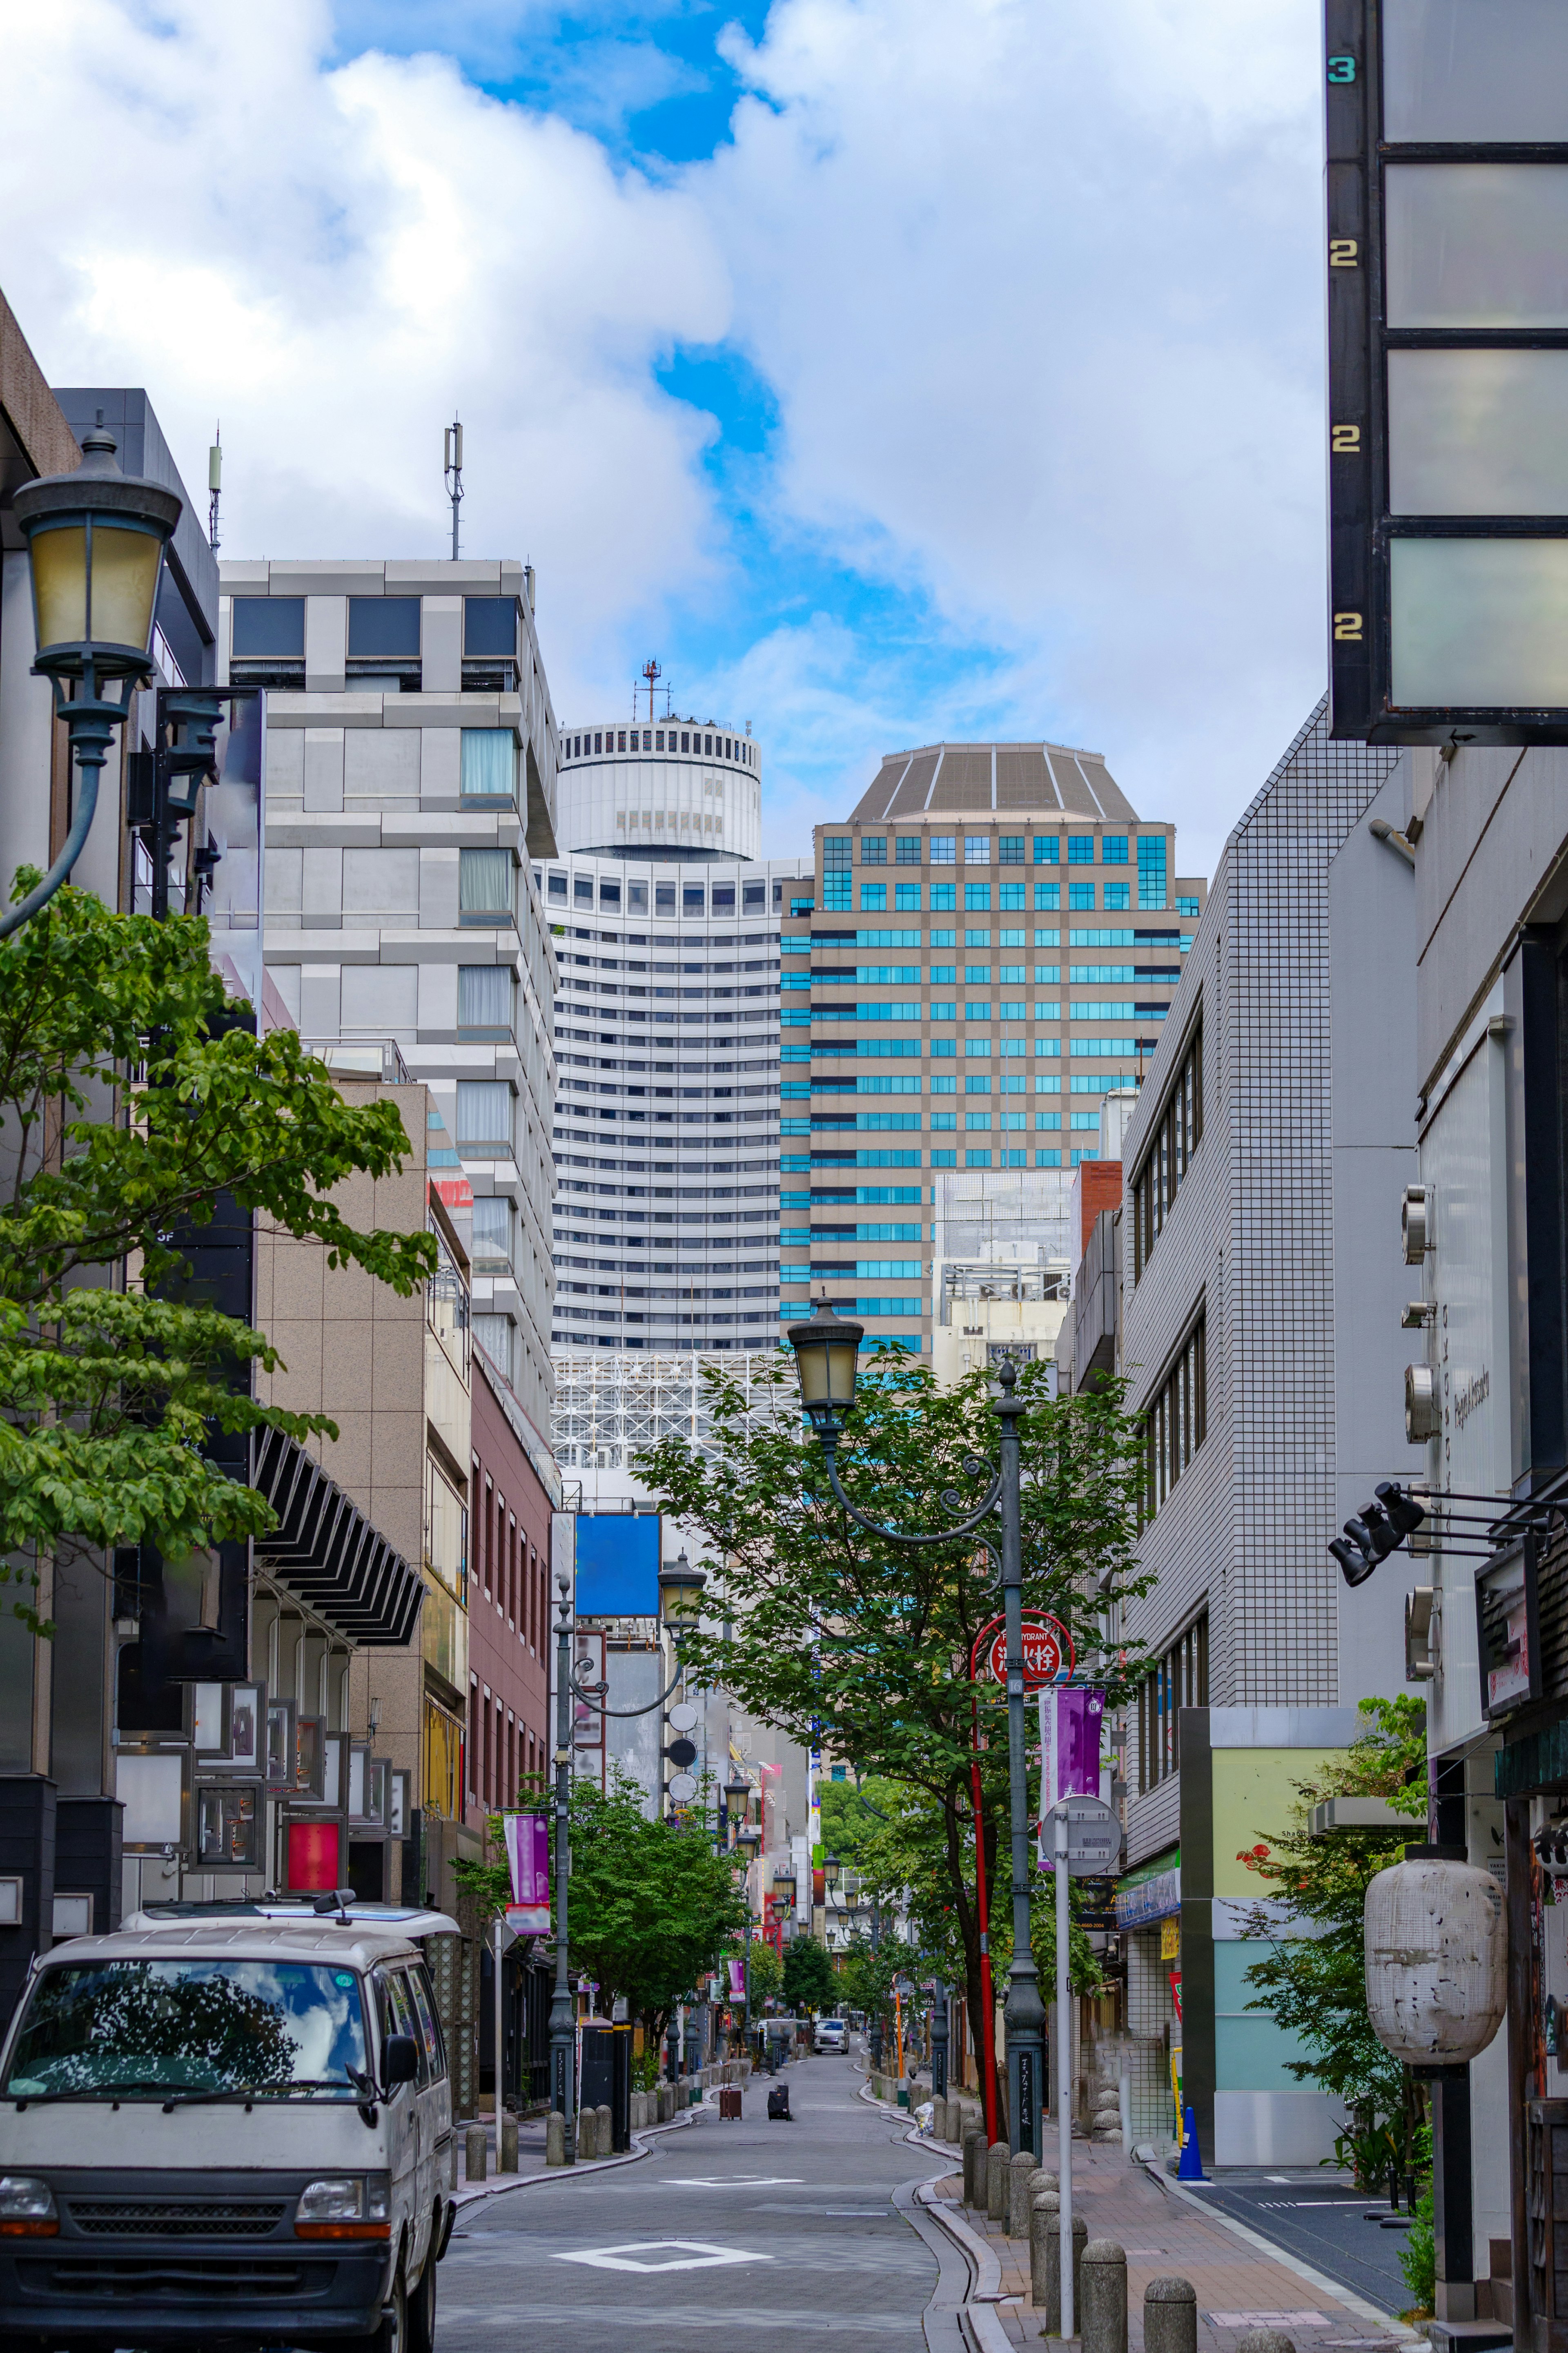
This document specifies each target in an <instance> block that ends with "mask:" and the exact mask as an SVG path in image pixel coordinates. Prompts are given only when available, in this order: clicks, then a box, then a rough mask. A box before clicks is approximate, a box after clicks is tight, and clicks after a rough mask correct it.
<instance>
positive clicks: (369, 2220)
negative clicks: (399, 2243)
mask: <svg viewBox="0 0 1568 2353" xmlns="http://www.w3.org/2000/svg"><path fill="white" fill-rule="evenodd" d="M390 2215H391V2202H390V2197H389V2189H388V2180H387V2176H386V2175H385V2174H384V2173H329V2174H324V2175H323V2176H322V2177H321V2180H320V2181H310V2182H307V2183H306V2185H305V2187H304V2189H301V2190H300V2203H299V2206H298V2207H297V2209H296V2210H295V2214H294V2233H295V2236H296V2237H297V2238H300V2239H386V2238H390V2237H391V2235H392V2225H391V2221H390V2219H389V2218H390Z"/></svg>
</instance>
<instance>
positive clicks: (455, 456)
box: [441, 417, 463, 564]
mask: <svg viewBox="0 0 1568 2353" xmlns="http://www.w3.org/2000/svg"><path fill="white" fill-rule="evenodd" d="M442 456H443V459H444V463H443V467H442V477H441V478H442V480H443V481H444V482H445V483H446V485H447V497H448V498H449V499H450V500H451V501H452V561H453V563H454V564H456V562H457V561H458V508H459V507H460V506H461V505H462V503H463V428H462V427H461V425H460V424H459V423H458V419H457V418H456V417H453V419H452V422H451V423H450V425H448V426H447V433H446V439H445V443H444V446H443V450H442Z"/></svg>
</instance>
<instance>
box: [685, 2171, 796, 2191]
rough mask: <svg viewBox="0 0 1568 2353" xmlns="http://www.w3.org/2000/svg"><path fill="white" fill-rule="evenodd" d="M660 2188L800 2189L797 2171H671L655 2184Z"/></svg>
mask: <svg viewBox="0 0 1568 2353" xmlns="http://www.w3.org/2000/svg"><path fill="white" fill-rule="evenodd" d="M656 2186H657V2187H658V2189H804V2188H805V2177H804V2176H803V2175H801V2174H798V2173H731V2174H729V2175H728V2176H726V2177H724V2178H722V2179H721V2177H720V2176H719V2175H718V2174H717V2173H671V2174H668V2175H667V2176H666V2177H665V2179H663V2180H662V2181H660V2182H658V2184H657V2185H656Z"/></svg>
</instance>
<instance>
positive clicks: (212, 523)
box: [207, 417, 223, 555]
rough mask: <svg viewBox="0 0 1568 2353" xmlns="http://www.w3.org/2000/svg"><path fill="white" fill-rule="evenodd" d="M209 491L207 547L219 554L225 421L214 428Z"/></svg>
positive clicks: (208, 479)
mask: <svg viewBox="0 0 1568 2353" xmlns="http://www.w3.org/2000/svg"><path fill="white" fill-rule="evenodd" d="M207 489H208V490H209V491H211V493H212V498H211V502H210V503H209V505H208V507H207V545H208V546H209V547H210V548H211V549H212V551H213V553H214V554H215V555H216V553H217V502H218V500H219V499H220V498H221V497H222V495H223V419H222V418H221V417H219V419H218V421H217V424H216V426H215V427H214V428H213V438H212V446H211V448H209V449H208V451H207Z"/></svg>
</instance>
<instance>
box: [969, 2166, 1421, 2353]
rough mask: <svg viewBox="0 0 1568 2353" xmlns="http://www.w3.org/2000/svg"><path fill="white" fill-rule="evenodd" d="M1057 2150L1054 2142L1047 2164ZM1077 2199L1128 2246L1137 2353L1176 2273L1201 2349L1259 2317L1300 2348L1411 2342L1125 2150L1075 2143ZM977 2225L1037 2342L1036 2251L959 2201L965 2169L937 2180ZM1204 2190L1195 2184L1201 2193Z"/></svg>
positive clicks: (1088, 2217)
mask: <svg viewBox="0 0 1568 2353" xmlns="http://www.w3.org/2000/svg"><path fill="white" fill-rule="evenodd" d="M1055 2158H1056V2150H1055V2148H1054V2147H1051V2148H1050V2149H1049V2150H1048V2151H1047V2167H1052V2166H1054V2163H1055ZM1072 2179H1073V2202H1074V2209H1075V2211H1077V2212H1078V2213H1080V2214H1081V2215H1082V2216H1083V2219H1084V2221H1085V2223H1086V2224H1087V2226H1088V2230H1089V2237H1090V2238H1091V2239H1114V2240H1115V2241H1116V2242H1118V2244H1119V2245H1121V2247H1123V2248H1125V2250H1126V2253H1127V2289H1128V2295H1127V2303H1128V2337H1129V2348H1130V2353H1142V2345H1143V2290H1144V2289H1145V2287H1146V2286H1147V2285H1148V2284H1149V2282H1150V2281H1151V2280H1152V2279H1158V2278H1159V2277H1160V2276H1161V2275H1162V2274H1166V2273H1176V2274H1180V2276H1181V2277H1182V2278H1184V2279H1189V2280H1191V2281H1192V2283H1193V2285H1194V2288H1195V2289H1196V2290H1197V2297H1198V2346H1199V2353H1235V2348H1236V2347H1237V2341H1238V2339H1239V2337H1240V2336H1241V2332H1242V2330H1243V2329H1244V2328H1248V2327H1254V2326H1256V2325H1258V2323H1259V2322H1262V2323H1264V2324H1265V2325H1267V2326H1268V2327H1278V2328H1282V2329H1283V2330H1284V2331H1285V2333H1286V2335H1287V2336H1289V2337H1292V2338H1293V2339H1294V2341H1295V2344H1296V2347H1297V2353H1319V2348H1326V2353H1345V2348H1361V2353H1372V2348H1373V2347H1382V2348H1390V2353H1392V2348H1394V2347H1396V2346H1406V2345H1414V2344H1416V2343H1418V2342H1420V2341H1421V2340H1419V2339H1417V2338H1416V2337H1415V2336H1414V2334H1413V2332H1412V2331H1410V2330H1409V2329H1407V2328H1405V2327H1403V2326H1402V2325H1401V2324H1400V2323H1399V2322H1398V2321H1397V2320H1394V2319H1393V2318H1392V2317H1391V2316H1375V2315H1374V2314H1373V2312H1372V2311H1371V2308H1370V2307H1369V2306H1365V2305H1362V2304H1358V2303H1357V2302H1356V2301H1355V2300H1354V2299H1352V2298H1350V2297H1349V2296H1348V2295H1347V2293H1346V2291H1344V2290H1343V2289H1337V2290H1336V2289H1334V2288H1332V2287H1331V2285H1330V2284H1328V2283H1327V2282H1326V2281H1325V2282H1324V2284H1322V2285H1321V2286H1318V2285H1315V2284H1310V2283H1309V2282H1308V2280H1306V2279H1305V2278H1303V2276H1302V2274H1301V2273H1300V2271H1298V2270H1296V2269H1294V2268H1293V2267H1292V2265H1291V2264H1290V2263H1288V2262H1286V2261H1285V2260H1284V2259H1283V2258H1282V2257H1279V2256H1276V2255H1271V2254H1269V2253H1267V2252H1266V2251H1265V2250H1264V2249H1263V2248H1262V2247H1259V2246H1256V2245H1252V2244H1249V2243H1248V2242H1247V2240H1246V2239H1244V2238H1242V2237H1241V2236H1239V2234H1238V2233H1237V2232H1235V2231H1233V2230H1229V2229H1227V2228H1226V2225H1225V2224H1224V2223H1223V2222H1221V2221H1218V2220H1216V2219H1215V2218H1214V2217H1213V2216H1211V2215H1209V2214H1205V2213H1204V2212H1203V2211H1201V2209H1200V2208H1198V2207H1197V2206H1195V2205H1194V2204H1193V2203H1192V2202H1191V2201H1190V2200H1189V2199H1188V2198H1185V2197H1183V2196H1181V2195H1179V2194H1178V2193H1177V2191H1176V2190H1175V2189H1173V2188H1170V2189H1167V2188H1164V2187H1163V2186H1162V2185H1161V2184H1160V2183H1159V2182H1157V2181H1155V2180H1154V2179H1152V2177H1151V2176H1150V2174H1149V2173H1147V2172H1146V2171H1145V2170H1144V2168H1142V2166H1135V2165H1132V2164H1131V2163H1130V2162H1129V2161H1128V2159H1127V2158H1125V2157H1123V2155H1122V2154H1121V2150H1120V2149H1104V2148H1100V2147H1094V2146H1092V2145H1090V2144H1089V2143H1087V2142H1086V2143H1080V2144H1077V2145H1075V2147H1074V2149H1073V2168H1072ZM936 2194H937V2195H938V2197H940V2198H942V2199H951V2200H952V2201H953V2203H954V2204H955V2205H957V2206H958V2207H959V2210H960V2211H961V2213H962V2215H963V2221H965V2222H966V2223H967V2224H968V2226H969V2228H970V2229H971V2230H972V2231H974V2232H977V2233H980V2234H982V2235H984V2238H985V2240H986V2242H987V2244H988V2245H989V2246H990V2247H991V2248H992V2249H993V2250H994V2253H995V2254H996V2255H997V2257H998V2259H999V2261H1000V2263H1001V2266H1002V2292H1003V2299H1004V2300H1003V2302H1002V2303H1001V2304H1000V2305H998V2306H996V2311H997V2315H998V2316H999V2318H1000V2319H1001V2321H1002V2324H1003V2327H1005V2331H1006V2333H1007V2336H1008V2337H1009V2339H1010V2340H1011V2342H1012V2343H1013V2344H1014V2345H1016V2346H1019V2347H1027V2348H1036V2347H1037V2346H1038V2344H1039V2342H1040V2333H1041V2326H1040V2321H1039V2320H1038V2319H1037V2316H1036V2314H1035V2309H1034V2301H1033V2298H1032V2296H1031V2295H1030V2293H1029V2251H1028V2248H1027V2246H1026V2244H1025V2243H1024V2242H1022V2241H1020V2240H1016V2239H1009V2238H1007V2237H1005V2235H1004V2233H1003V2232H1001V2230H1000V2229H999V2227H998V2226H997V2225H996V2224H995V2223H993V2222H988V2221H986V2220H985V2219H984V2217H983V2216H981V2215H978V2214H975V2213H973V2212H972V2211H970V2210H969V2209H968V2208H966V2207H964V2206H963V2203H962V2201H963V2173H962V2171H960V2172H958V2173H956V2174H952V2175H949V2176H947V2177H946V2178H945V2179H943V2180H942V2181H941V2182H940V2183H938V2184H937V2190H936ZM1202 2194H1203V2193H1202V2191H1201V2190H1200V2191H1198V2192H1197V2193H1196V2195H1197V2196H1199V2197H1201V2196H1202Z"/></svg>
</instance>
